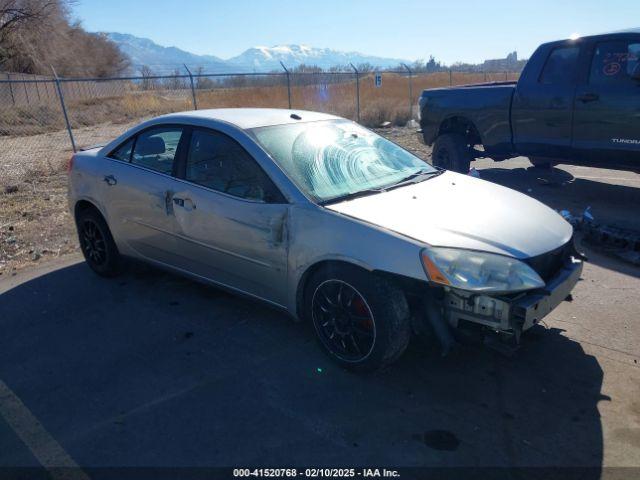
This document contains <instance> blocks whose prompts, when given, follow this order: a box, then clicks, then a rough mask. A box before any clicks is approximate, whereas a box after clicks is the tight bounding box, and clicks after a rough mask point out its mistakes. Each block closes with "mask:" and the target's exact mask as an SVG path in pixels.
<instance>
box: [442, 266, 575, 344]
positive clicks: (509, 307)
mask: <svg viewBox="0 0 640 480" xmlns="http://www.w3.org/2000/svg"><path fill="white" fill-rule="evenodd" d="M582 268H583V262H582V261H581V260H576V259H574V258H570V259H569V260H567V262H566V263H565V264H564V266H563V267H562V268H561V269H560V270H559V271H558V273H557V274H556V275H555V276H554V277H553V278H552V279H551V280H549V281H548V282H547V284H546V286H545V287H544V288H542V289H539V290H534V291H530V292H523V293H521V294H519V295H517V296H510V297H501V296H496V297H493V296H489V295H484V294H473V293H469V292H461V291H457V290H450V291H448V292H446V293H445V298H444V302H443V303H444V310H445V318H446V320H447V321H448V323H449V324H450V325H451V326H452V327H454V328H460V327H463V326H464V324H465V323H475V324H480V325H483V326H485V327H488V328H489V329H491V330H494V331H496V332H502V333H508V334H514V335H515V336H516V338H519V336H520V334H521V333H522V332H524V331H525V330H528V329H529V328H531V327H533V326H534V325H536V324H537V323H539V322H540V320H542V319H543V318H544V317H545V316H546V315H548V314H549V312H551V311H552V310H553V309H554V308H556V307H557V306H558V305H559V304H560V303H561V302H562V301H564V300H565V299H566V298H567V297H568V296H569V295H570V293H571V291H572V290H573V287H574V286H575V285H576V283H578V280H579V279H580V275H581V274H582Z"/></svg>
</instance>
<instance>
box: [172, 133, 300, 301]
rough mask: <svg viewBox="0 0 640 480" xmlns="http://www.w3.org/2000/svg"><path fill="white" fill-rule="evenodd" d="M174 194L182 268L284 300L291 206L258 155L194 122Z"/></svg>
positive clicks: (226, 284)
mask: <svg viewBox="0 0 640 480" xmlns="http://www.w3.org/2000/svg"><path fill="white" fill-rule="evenodd" d="M187 144H188V150H187V153H186V155H185V157H184V163H183V165H182V166H181V168H180V171H179V173H178V175H179V177H180V178H181V179H182V181H181V182H180V185H179V186H178V187H177V188H176V190H175V191H174V192H172V193H171V196H172V201H173V209H174V213H175V217H176V220H177V223H178V227H179V233H178V237H177V238H178V243H179V247H178V249H179V252H180V256H181V259H182V263H183V265H182V268H185V269H187V270H188V271H190V272H191V273H195V274H196V275H198V276H201V277H204V278H206V279H208V280H211V281H213V282H216V283H219V284H222V285H224V286H227V287H229V288H232V289H234V290H238V291H240V292H243V293H247V294H250V295H252V296H255V297H258V298H261V299H263V300H267V301H269V302H271V303H274V304H277V305H279V306H282V305H284V304H285V302H286V294H287V289H286V279H287V254H288V236H287V218H288V212H289V205H288V203H287V202H286V200H285V197H284V196H283V195H282V194H281V193H280V191H279V190H278V189H277V187H276V186H275V185H274V184H273V182H272V181H271V180H270V178H269V177H268V176H267V174H266V173H265V172H264V171H263V170H262V168H261V167H260V166H259V165H258V163H257V162H256V161H255V159H254V158H253V157H252V156H251V155H250V154H249V153H247V152H246V151H245V150H244V149H243V148H242V147H241V146H240V145H239V144H238V143H237V142H236V141H235V140H234V139H232V138H231V137H229V136H228V135H226V134H223V133H221V132H218V131H215V130H211V129H205V128H193V129H192V130H191V131H190V132H189V138H188V140H187Z"/></svg>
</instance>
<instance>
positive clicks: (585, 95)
mask: <svg viewBox="0 0 640 480" xmlns="http://www.w3.org/2000/svg"><path fill="white" fill-rule="evenodd" d="M590 56H591V64H590V68H589V73H588V78H586V80H585V81H584V82H582V83H581V84H580V85H579V86H578V90H577V95H576V103H575V114H574V131H573V157H574V160H575V161H576V162H577V163H578V162H579V163H598V164H602V165H603V166H604V165H607V164H612V165H614V164H615V165H617V164H619V165H629V166H635V167H640V36H629V37H617V38H611V39H603V40H601V41H597V42H595V43H593V44H592V45H591V48H590Z"/></svg>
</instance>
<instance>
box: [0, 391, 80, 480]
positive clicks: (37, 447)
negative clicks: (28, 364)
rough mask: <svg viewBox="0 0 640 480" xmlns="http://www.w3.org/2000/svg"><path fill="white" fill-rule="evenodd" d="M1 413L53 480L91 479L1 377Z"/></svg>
mask: <svg viewBox="0 0 640 480" xmlns="http://www.w3.org/2000/svg"><path fill="white" fill-rule="evenodd" d="M0 415H2V417H4V419H5V420H6V422H7V423H8V424H9V425H10V426H11V428H13V430H14V432H16V435H18V437H20V440H22V441H23V442H24V444H25V445H26V446H27V448H29V450H30V451H31V453H32V454H33V456H34V457H36V458H37V459H38V461H39V462H40V464H41V465H42V466H43V467H44V468H45V469H47V471H48V472H49V475H51V478H53V479H54V480H89V476H88V475H87V474H86V473H85V472H84V471H83V470H82V469H81V468H80V466H79V465H78V464H77V463H76V462H75V461H74V460H73V459H72V458H71V457H70V456H69V454H68V453H67V452H65V450H64V449H63V448H62V446H61V445H60V444H59V443H58V442H56V440H55V439H54V438H53V437H52V436H51V435H50V434H49V432H47V431H46V430H45V428H44V427H43V426H42V424H41V423H40V422H39V421H38V419H37V418H36V417H34V416H33V414H32V413H31V412H30V411H29V409H28V408H27V407H26V406H25V404H24V403H22V401H21V400H20V399H19V398H18V396H17V395H16V394H15V393H13V391H12V390H11V389H10V388H9V387H8V386H7V385H6V384H5V383H4V382H3V381H2V380H0Z"/></svg>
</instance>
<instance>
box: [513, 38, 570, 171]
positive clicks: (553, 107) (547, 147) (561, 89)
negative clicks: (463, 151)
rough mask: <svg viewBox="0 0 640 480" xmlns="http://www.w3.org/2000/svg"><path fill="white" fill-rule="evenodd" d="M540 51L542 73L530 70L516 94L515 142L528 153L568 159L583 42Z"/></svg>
mask: <svg viewBox="0 0 640 480" xmlns="http://www.w3.org/2000/svg"><path fill="white" fill-rule="evenodd" d="M545 53H546V55H545ZM541 54H542V55H545V56H546V58H545V59H544V63H543V64H542V67H541V69H540V70H539V73H538V72H535V71H533V70H531V71H529V70H527V74H526V75H523V79H522V80H521V81H520V82H518V86H517V88H516V92H515V94H514V97H513V105H512V117H511V119H512V125H513V135H514V143H515V145H516V150H517V151H518V152H520V153H521V154H523V155H526V156H532V157H546V158H556V159H563V158H569V155H570V151H571V125H572V120H573V99H574V95H575V88H576V71H577V66H578V62H579V59H580V45H579V44H576V43H573V42H570V43H559V44H555V45H554V46H553V47H552V48H550V49H549V51H548V52H541Z"/></svg>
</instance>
